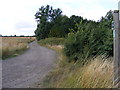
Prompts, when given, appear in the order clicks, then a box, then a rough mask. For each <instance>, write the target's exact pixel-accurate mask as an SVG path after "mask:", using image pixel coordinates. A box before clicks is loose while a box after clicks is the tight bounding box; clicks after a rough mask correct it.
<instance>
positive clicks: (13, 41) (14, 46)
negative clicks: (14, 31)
mask: <svg viewBox="0 0 120 90" xmlns="http://www.w3.org/2000/svg"><path fill="white" fill-rule="evenodd" d="M0 38H2V40H1V42H0V43H2V47H0V50H1V51H2V59H5V58H8V57H11V56H16V55H18V54H19V53H20V52H21V51H24V50H25V49H27V48H28V43H29V42H31V41H33V40H35V38H34V37H0Z"/></svg>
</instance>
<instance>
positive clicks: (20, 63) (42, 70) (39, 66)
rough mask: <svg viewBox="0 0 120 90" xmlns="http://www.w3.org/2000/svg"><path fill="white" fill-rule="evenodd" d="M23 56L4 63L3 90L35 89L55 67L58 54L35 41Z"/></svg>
mask: <svg viewBox="0 0 120 90" xmlns="http://www.w3.org/2000/svg"><path fill="white" fill-rule="evenodd" d="M29 47H30V48H29V49H28V50H27V51H26V52H25V53H24V54H22V55H20V56H17V57H14V58H10V59H6V60H3V61H2V88H29V87H31V88H34V84H35V83H37V82H42V80H43V78H44V77H45V76H46V75H47V74H48V72H50V71H51V70H52V68H53V67H54V66H55V61H56V53H55V51H53V50H50V49H47V48H45V47H41V46H40V45H38V44H37V43H36V42H35V41H34V42H32V43H30V44H29Z"/></svg>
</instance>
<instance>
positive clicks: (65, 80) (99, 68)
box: [36, 38, 113, 88]
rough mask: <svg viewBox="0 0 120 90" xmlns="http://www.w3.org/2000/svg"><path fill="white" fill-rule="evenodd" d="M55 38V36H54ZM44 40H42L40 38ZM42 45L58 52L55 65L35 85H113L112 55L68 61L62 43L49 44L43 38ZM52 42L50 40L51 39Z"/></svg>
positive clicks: (109, 86) (86, 86)
mask: <svg viewBox="0 0 120 90" xmlns="http://www.w3.org/2000/svg"><path fill="white" fill-rule="evenodd" d="M56 40H57V38H56ZM42 42H44V40H42ZM45 42H46V43H45V44H44V43H41V42H39V44H41V45H42V46H45V47H48V48H51V49H54V50H55V51H56V52H57V54H58V58H57V59H58V60H57V65H56V67H55V68H54V69H53V70H52V71H51V72H50V73H49V74H48V75H47V76H46V78H45V79H44V81H43V83H42V84H41V85H40V86H39V84H38V85H36V87H45V88H112V87H113V81H112V80H113V61H112V59H113V58H112V57H111V58H107V59H103V58H102V57H101V56H98V57H96V58H94V59H91V60H87V61H89V62H87V63H86V64H84V65H83V66H81V64H80V63H81V62H70V63H69V62H68V57H66V56H65V54H64V53H63V48H64V46H63V45H59V44H57V45H56V44H55V43H54V44H49V41H48V42H47V41H46V39H45ZM51 42H52V41H51Z"/></svg>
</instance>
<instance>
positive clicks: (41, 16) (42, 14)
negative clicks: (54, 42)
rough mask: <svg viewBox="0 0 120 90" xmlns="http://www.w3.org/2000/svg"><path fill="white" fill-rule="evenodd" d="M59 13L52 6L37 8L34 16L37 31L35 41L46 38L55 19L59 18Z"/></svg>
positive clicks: (58, 10) (59, 11)
mask: <svg viewBox="0 0 120 90" xmlns="http://www.w3.org/2000/svg"><path fill="white" fill-rule="evenodd" d="M61 13H62V11H61V10H60V9H59V8H58V9H53V8H52V6H49V5H47V6H46V7H44V6H41V8H39V11H38V12H37V13H36V14H35V17H36V18H35V19H36V21H37V23H38V25H37V29H36V30H35V35H36V37H37V40H40V39H44V38H47V37H48V35H49V32H50V29H51V28H52V27H53V26H54V24H55V23H56V19H57V17H59V16H60V15H61Z"/></svg>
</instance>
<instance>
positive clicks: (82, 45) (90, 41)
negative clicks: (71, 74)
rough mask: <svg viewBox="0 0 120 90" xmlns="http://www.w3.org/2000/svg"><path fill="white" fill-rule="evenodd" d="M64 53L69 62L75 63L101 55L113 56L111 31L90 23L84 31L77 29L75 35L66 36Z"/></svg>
mask: <svg viewBox="0 0 120 90" xmlns="http://www.w3.org/2000/svg"><path fill="white" fill-rule="evenodd" d="M64 52H65V54H66V55H67V56H68V57H69V58H70V60H75V61H76V60H78V59H79V60H83V58H84V59H87V58H89V57H93V56H97V55H101V54H105V55H106V56H111V55H113V53H112V52H113V36H112V30H111V29H108V28H107V27H105V26H103V25H101V24H98V25H96V24H92V23H89V24H87V25H86V26H85V28H84V29H81V28H79V27H78V31H77V32H76V33H73V32H71V33H69V34H68V38H67V39H66V41H65V48H64ZM81 58H82V59H81Z"/></svg>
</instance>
